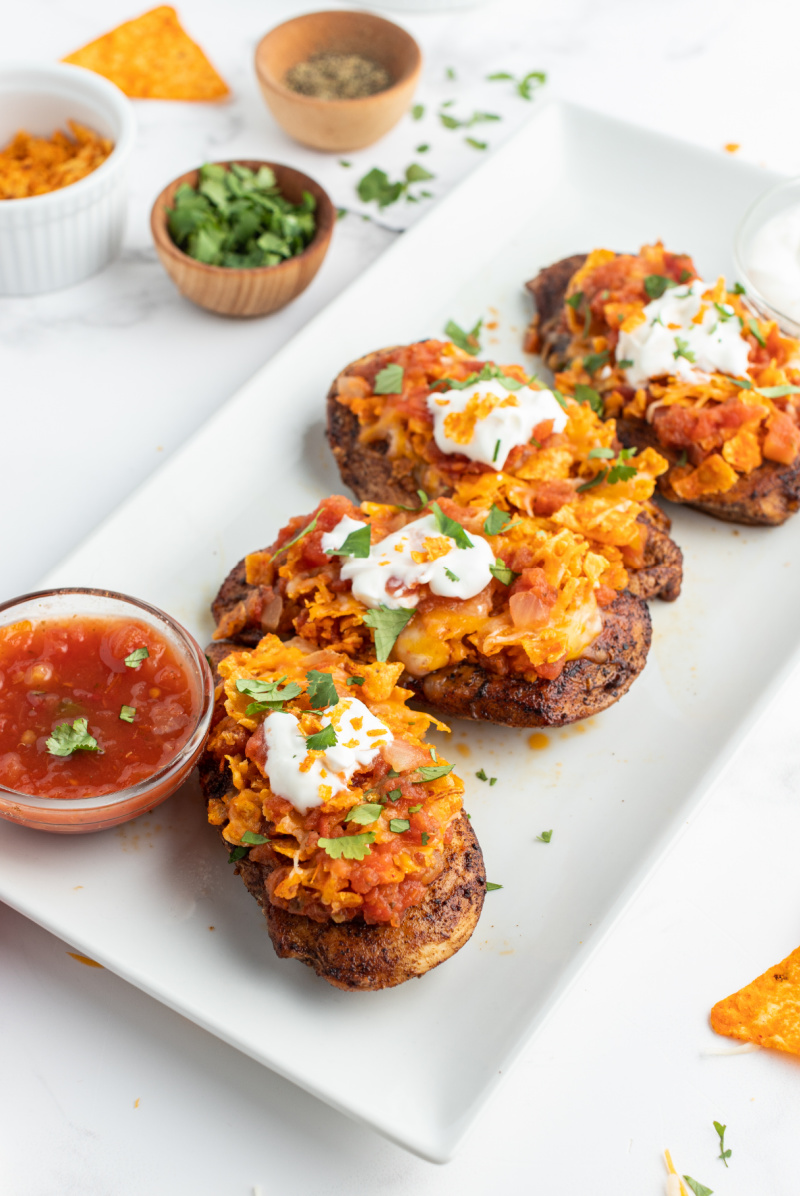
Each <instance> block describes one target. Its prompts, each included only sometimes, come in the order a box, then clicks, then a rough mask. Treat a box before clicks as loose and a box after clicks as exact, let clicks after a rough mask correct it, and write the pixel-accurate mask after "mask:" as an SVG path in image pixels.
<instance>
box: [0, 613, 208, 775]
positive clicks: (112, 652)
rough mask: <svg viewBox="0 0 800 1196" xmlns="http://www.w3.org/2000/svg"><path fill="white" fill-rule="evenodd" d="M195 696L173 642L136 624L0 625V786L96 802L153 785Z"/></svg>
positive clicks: (193, 716) (187, 728) (185, 727)
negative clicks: (139, 785)
mask: <svg viewBox="0 0 800 1196" xmlns="http://www.w3.org/2000/svg"><path fill="white" fill-rule="evenodd" d="M195 689H196V687H195V686H194V684H193V683H192V681H191V680H190V678H189V676H188V675H187V672H186V669H185V667H184V665H183V664H182V662H181V660H180V659H179V657H178V656H177V654H176V652H175V651H174V649H173V648H172V647H171V646H170V644H169V643H168V642H167V640H166V639H165V638H164V637H163V636H161V635H160V634H159V633H158V632H157V631H156V630H155V629H154V628H153V627H151V626H149V625H148V624H147V623H145V622H141V621H139V620H136V619H129V618H119V617H99V616H93V615H73V616H71V617H69V618H58V619H37V620H29V619H26V620H22V621H20V622H17V623H12V624H9V625H7V626H5V627H0V785H1V786H4V787H6V788H7V789H10V790H16V791H17V792H20V793H25V794H30V795H33V796H37V797H50V798H91V797H100V796H103V795H105V794H110V793H117V792H119V791H120V790H122V789H126V788H128V787H129V786H131V785H135V784H137V783H138V782H140V781H144V780H147V778H149V777H151V776H153V775H154V774H155V773H157V772H159V771H160V770H161V769H162V768H165V767H166V766H167V765H168V764H170V763H171V762H172V761H173V760H174V758H175V757H176V755H177V754H178V752H179V751H180V749H181V748H182V747H183V746H184V744H185V743H186V742H187V741H188V739H189V738H190V736H191V734H192V731H193V730H194V727H195V724H196V721H197V714H198V695H197V693H196V692H195Z"/></svg>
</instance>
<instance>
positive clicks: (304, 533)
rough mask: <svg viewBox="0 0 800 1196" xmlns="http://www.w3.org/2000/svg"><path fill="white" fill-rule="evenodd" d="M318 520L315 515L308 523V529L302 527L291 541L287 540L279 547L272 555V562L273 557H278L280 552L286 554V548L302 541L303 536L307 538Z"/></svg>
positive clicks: (317, 516)
mask: <svg viewBox="0 0 800 1196" xmlns="http://www.w3.org/2000/svg"><path fill="white" fill-rule="evenodd" d="M318 519H319V515H315V516H314V518H313V519H312V520H311V522H310V523H309V525H308V527H304V528H303V530H302V531H301V532H298V533H297V535H296V536H294V537H293V538H292V539H291V540H287V542H286V543H285V544H282V545H281V547H280V548H279V549H278V550H277V552H274V553H273V554H272V559H273V560H274V559H275V557H277V556H280V554H281V553H282V552H286V549H287V548H291V547H292V545H293V544H297V543H298V541H300V540H302V539H303V537H304V536H307V535H309V533H310V532H313V530H314V528H315V527H316V526H317V520H318Z"/></svg>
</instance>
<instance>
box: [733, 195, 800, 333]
mask: <svg viewBox="0 0 800 1196" xmlns="http://www.w3.org/2000/svg"><path fill="white" fill-rule="evenodd" d="M733 252H734V259H735V262H736V269H737V271H738V274H739V277H740V278H741V280H742V283H743V284H744V287H745V290H746V291H747V298H748V299H749V300H750V302H751V303H752V304H753V306H754V307H755V308H756V309H757V310H758V311H759V312H760V313H761V315H764V316H766V317H767V318H768V319H770V320H775V321H776V322H777V324H778V326H779V327H780V329H781V330H782V331H783V332H785V333H787V334H788V335H789V336H796V337H800V178H796V179H788V180H787V181H786V182H784V183H778V185H777V186H775V187H771V188H770V189H769V191H765V192H764V194H763V195H760V196H759V198H758V199H757V200H756V201H755V203H754V204H752V205H751V207H750V208H748V210H747V212H745V215H744V218H743V220H742V222H741V224H740V225H739V228H738V229H737V232H736V238H735V241H734V247H733ZM792 274H794V275H796V280H797V285H796V288H795V287H793V285H792ZM781 275H782V276H783V281H781V277H780V276H781Z"/></svg>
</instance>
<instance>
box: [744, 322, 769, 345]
mask: <svg viewBox="0 0 800 1196" xmlns="http://www.w3.org/2000/svg"><path fill="white" fill-rule="evenodd" d="M747 327H748V328H749V329H750V331H751V332H752V334H753V336H754V337H755V338H756V340H757V341H758V343H759V345H761V348H762V349H766V347H767V342H766V341H765V340H764V334H763V333H762V331H761V329H760V328H759V326H758V324H756V322H755V320H748V321H747Z"/></svg>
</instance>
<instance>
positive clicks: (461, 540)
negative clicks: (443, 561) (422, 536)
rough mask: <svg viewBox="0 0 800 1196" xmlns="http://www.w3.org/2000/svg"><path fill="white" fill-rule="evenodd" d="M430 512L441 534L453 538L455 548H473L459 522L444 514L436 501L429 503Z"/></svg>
mask: <svg viewBox="0 0 800 1196" xmlns="http://www.w3.org/2000/svg"><path fill="white" fill-rule="evenodd" d="M431 512H432V513H433V516H434V518H435V520H436V526H437V527H438V529H439V531H440V532H441V533H442V535H443V536H449V537H450V539H451V540H455V543H456V548H474V544H473V543H472V541H471V540H470V538H469V536H468V535H467V533H466V532H465V531H464V529H463V527H462V526H461V524H460V523H457V522H456V520H455V519H451V518H450V516H449V515H445V513H444V511H443V510H442V508H441V507H440V506H439V504H438V502H434V503H431Z"/></svg>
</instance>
